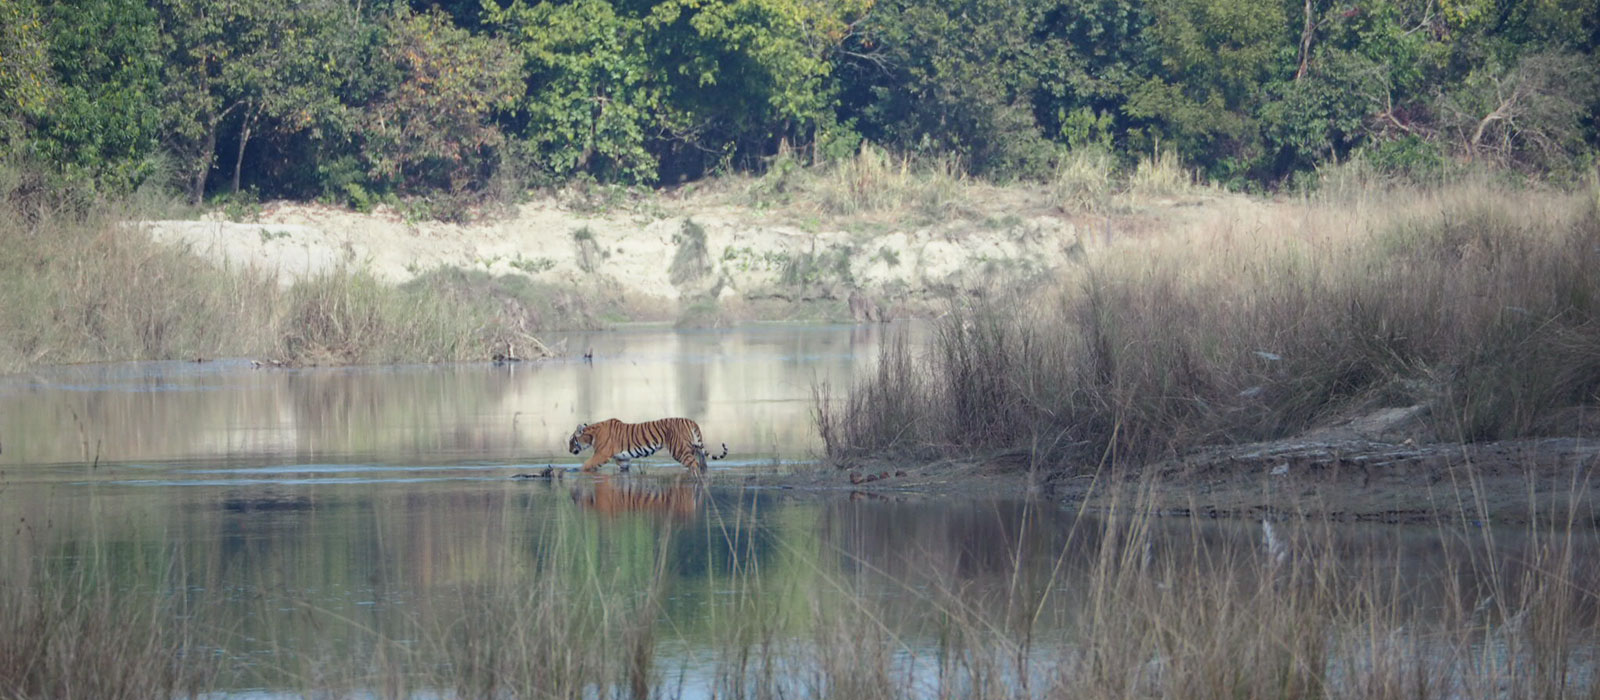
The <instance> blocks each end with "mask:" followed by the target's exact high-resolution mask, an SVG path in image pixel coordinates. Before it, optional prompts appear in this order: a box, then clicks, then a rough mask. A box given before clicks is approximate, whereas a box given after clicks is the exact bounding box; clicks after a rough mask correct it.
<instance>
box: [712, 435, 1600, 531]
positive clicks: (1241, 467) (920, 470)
mask: <svg viewBox="0 0 1600 700" xmlns="http://www.w3.org/2000/svg"><path fill="white" fill-rule="evenodd" d="M896 472H904V473H905V475H904V476H896V475H895V474H896ZM853 473H855V474H859V475H863V476H865V475H881V474H887V475H888V476H887V477H886V478H878V479H873V480H871V481H865V482H863V483H852V481H853V480H855V479H852V474H853ZM737 478H738V479H740V480H741V481H743V482H744V483H745V484H748V485H757V486H761V487H771V488H783V489H816V490H829V491H832V490H837V491H848V492H850V493H851V494H852V496H853V497H856V498H860V499H864V500H876V499H884V498H887V499H902V498H941V497H955V496H960V497H974V496H978V497H1008V496H1015V497H1039V498H1047V499H1051V500H1054V501H1057V502H1059V503H1060V504H1061V505H1062V506H1063V507H1066V508H1084V509H1087V510H1088V511H1090V512H1101V513H1103V512H1109V511H1112V510H1120V509H1127V508H1130V507H1133V508H1138V509H1140V510H1149V511H1154V512H1155V513H1157V514H1159V515H1162V516H1171V517H1202V518H1243V519H1262V518H1272V519H1281V518H1307V519H1326V520H1331V521H1335V522H1381V523H1397V524H1399V523H1405V524H1417V523H1434V522H1441V523H1465V524H1469V525H1476V524H1482V523H1495V524H1505V525H1526V524H1534V525H1539V526H1551V525H1553V526H1557V527H1562V526H1568V525H1572V526H1580V527H1600V440H1596V439H1591V438H1541V439H1527V440H1509V441H1501V442H1491V443H1473V444H1461V443H1435V444H1426V445H1410V444H1390V443H1382V442H1373V441H1362V440H1342V441H1317V440H1280V441H1274V442H1269V443H1256V444H1250V445H1242V446H1232V447H1226V448H1209V449H1205V450H1199V451H1196V452H1195V453H1193V454H1191V455H1188V456H1186V457H1184V458H1180V459H1175V460H1169V461H1165V462H1160V463H1156V464H1151V465H1147V466H1145V467H1143V468H1137V469H1136V468H1126V469H1121V470H1116V471H1113V470H1101V471H1098V472H1097V470H1096V469H1095V467H1094V465H1084V466H1082V467H1080V468H1078V469H1076V470H1073V471H1058V472H1035V473H1031V474H1030V473H1029V472H1028V471H1026V470H1025V469H1018V468H1016V467H1015V466H1014V461H1011V460H1004V459H996V460H943V461H938V462H933V463H908V462H907V461H904V460H881V459H862V460H851V461H848V462H845V463H842V464H837V465H832V466H829V465H824V466H822V467H820V468H818V469H816V470H811V471H801V472H796V473H792V474H781V475H758V476H740V477H737ZM857 478H858V479H859V478H860V477H857ZM713 479H714V483H716V481H720V480H717V479H716V477H713Z"/></svg>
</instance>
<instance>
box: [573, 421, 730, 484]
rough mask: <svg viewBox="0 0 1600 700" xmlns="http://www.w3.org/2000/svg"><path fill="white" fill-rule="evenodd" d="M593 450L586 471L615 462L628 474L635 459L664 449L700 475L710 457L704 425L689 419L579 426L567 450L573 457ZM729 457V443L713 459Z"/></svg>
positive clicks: (584, 466)
mask: <svg viewBox="0 0 1600 700" xmlns="http://www.w3.org/2000/svg"><path fill="white" fill-rule="evenodd" d="M590 447H592V448H594V454H592V455H590V456H589V459H588V461H585V462H584V463H583V470H584V471H586V472H592V471H594V470H596V469H599V468H600V465H602V464H605V463H606V462H607V461H608V460H613V459H615V460H616V461H617V464H618V465H619V466H621V467H622V470H623V471H627V470H628V463H629V462H631V461H632V460H634V459H638V458H640V457H648V456H650V455H652V454H655V453H656V451H657V450H660V449H662V448H666V450H667V451H668V453H670V454H671V455H672V458H673V459H676V460H678V463H679V464H682V465H683V466H685V467H688V468H689V471H691V472H694V473H697V474H698V473H700V472H701V471H703V470H704V469H705V468H706V460H707V455H706V448H705V442H704V441H703V438H702V437H701V435H700V426H699V424H697V423H695V422H694V421H692V420H689V419H688V418H662V419H660V420H653V421H650V422H647V423H624V422H622V421H620V420H617V419H615V418H609V419H606V420H603V421H600V422H599V423H594V424H588V423H585V424H583V425H579V426H578V429H577V430H574V431H573V432H572V438H571V439H570V440H568V441H567V448H568V449H570V450H571V451H572V454H578V453H580V452H582V451H583V450H584V449H586V448H590ZM727 456H728V444H727V443H723V444H722V454H720V455H716V456H713V457H710V459H722V458H723V457H727Z"/></svg>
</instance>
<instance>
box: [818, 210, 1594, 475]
mask: <svg viewBox="0 0 1600 700" xmlns="http://www.w3.org/2000/svg"><path fill="white" fill-rule="evenodd" d="M1596 192H1600V190H1597V189H1595V188H1592V187H1591V188H1590V189H1589V190H1587V191H1582V192H1575V193H1560V192H1548V191H1531V190H1509V189H1505V188H1501V187H1497V186H1494V185H1490V184H1486V183H1482V182H1474V183H1468V184H1463V185H1460V186H1457V187H1454V188H1451V189H1443V190H1425V191H1418V190H1409V191H1385V192H1379V193H1368V195H1367V196H1366V197H1364V198H1362V199H1359V200H1343V199H1341V200H1315V199H1313V200H1306V201H1304V202H1302V203H1300V204H1298V205H1295V206H1290V207H1274V208H1253V207H1250V206H1247V205H1241V207H1240V208H1239V209H1238V210H1236V211H1232V212H1225V213H1223V214H1221V215H1219V216H1217V217H1214V218H1212V219H1210V220H1205V221H1202V222H1201V223H1199V224H1196V225H1195V226H1193V227H1192V228H1190V229H1188V230H1185V231H1183V232H1181V233H1178V234H1175V235H1172V236H1167V237H1160V238H1153V239H1146V240H1134V241H1129V242H1126V243H1122V244H1114V245H1110V246H1100V247H1096V248H1093V249H1091V250H1090V251H1089V255H1088V256H1087V259H1086V261H1085V262H1084V263H1083V264H1082V265H1079V266H1076V267H1074V268H1072V269H1069V270H1066V271H1064V272H1063V273H1062V274H1061V276H1060V278H1059V282H1058V285H1057V286H1056V287H1054V289H1053V290H1051V291H1048V292H1045V293H1041V294H1037V295H1035V296H1033V297H1031V298H1028V299H1026V300H1023V301H1020V302H1016V301H1011V300H1007V301H1003V302H999V303H987V304H986V303H985V302H979V303H975V304H971V305H964V306H958V307H957V308H954V309H953V311H952V313H950V314H949V315H947V316H946V317H945V318H944V319H942V320H941V321H940V322H939V323H940V325H939V333H938V334H937V340H936V341H935V342H934V343H933V345H932V347H931V348H930V349H929V351H928V352H927V353H926V355H921V354H919V351H917V350H914V349H911V348H899V349H896V351H895V352H896V353H897V354H895V355H894V356H891V357H887V358H885V359H884V360H883V361H882V362H881V367H880V371H879V372H878V374H877V375H876V376H875V377H874V378H870V379H868V380H867V381H865V382H863V383H862V384H860V385H859V386H857V387H855V388H854V389H853V390H852V391H851V393H850V394H849V395H848V396H847V397H845V401H844V404H843V405H842V406H835V407H829V408H826V409H821V412H823V413H826V414H827V415H826V417H825V420H823V421H822V422H823V426H822V433H823V436H824V438H825V439H826V441H827V449H828V451H829V454H832V455H838V456H846V455H858V454H861V453H863V452H871V451H872V450H874V449H877V448H878V447H879V446H881V445H886V444H895V443H900V444H913V445H920V446H922V447H925V448H929V449H937V450H940V451H943V452H945V453H947V454H948V453H949V451H950V450H951V449H952V448H953V449H955V450H957V452H958V453H959V451H961V450H968V451H969V452H971V453H974V454H976V453H978V452H982V451H989V452H994V451H1002V452H1005V451H1011V452H1017V453H1020V454H1024V455H1026V456H1027V459H1029V460H1031V461H1032V462H1034V463H1035V464H1036V465H1038V466H1042V467H1045V468H1060V469H1065V468H1071V467H1070V465H1073V464H1078V465H1082V464H1085V463H1087V464H1090V465H1092V464H1095V463H1098V462H1099V460H1100V457H1101V456H1102V455H1105V454H1110V455H1111V456H1113V457H1115V458H1116V459H1118V460H1126V461H1135V462H1136V461H1140V460H1148V459H1152V458H1158V457H1162V456H1167V455H1173V454H1178V453H1182V452H1184V451H1187V450H1192V449H1194V448H1197V447H1202V446H1206V445H1215V444H1231V443H1238V442H1247V441H1255V440H1267V439H1274V438H1281V437H1286V436H1291V435H1295V434H1297V433H1299V432H1302V431H1305V430H1307V429H1309V428H1313V427H1317V426H1321V425H1326V424H1328V423H1329V422H1331V421H1335V420H1338V419H1340V418H1341V417H1343V418H1349V417H1352V416H1355V415H1359V414H1360V412H1362V411H1370V410H1372V409H1375V408H1378V407H1385V406H1422V407H1424V408H1425V409H1426V412H1427V415H1429V416H1431V419H1430V422H1429V424H1428V425H1427V434H1425V435H1421V436H1419V437H1421V438H1423V439H1436V440H1452V441H1480V440H1493V439H1503V438H1513V437H1522V436H1540V435H1572V434H1584V433H1585V432H1586V431H1592V430H1593V428H1594V425H1593V422H1592V421H1589V420H1588V419H1586V418H1585V416H1587V415H1590V414H1591V413H1592V411H1593V410H1594V408H1595V404H1596V400H1597V399H1596V397H1597V396H1600V350H1597V348H1600V323H1597V322H1596V319H1597V316H1600V277H1596V276H1595V275H1593V274H1592V273H1591V271H1592V270H1593V269H1594V268H1595V266H1596V264H1597V263H1600V257H1597V256H1600V205H1597V204H1596V202H1597V195H1596ZM913 378H915V380H914V381H913ZM908 411H909V414H908ZM874 414H878V415H874Z"/></svg>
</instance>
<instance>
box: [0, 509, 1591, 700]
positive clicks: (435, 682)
mask: <svg viewBox="0 0 1600 700" xmlns="http://www.w3.org/2000/svg"><path fill="white" fill-rule="evenodd" d="M1147 488H1148V485H1147V484H1146V485H1124V486H1120V487H1118V489H1119V490H1118V491H1116V492H1114V493H1111V494H1108V499H1107V502H1108V503H1109V504H1110V505H1109V509H1108V512H1106V513H1104V514H1101V515H1092V514H1088V513H1080V514H1078V516H1077V517H1076V518H1075V519H1071V520H1070V522H1071V523H1072V524H1071V525H1069V526H1068V528H1067V530H1066V531H1065V532H1060V533H1052V537H1048V538H1038V537H1030V536H1028V535H1029V532H1028V530H1029V528H1038V527H1040V525H1039V524H1037V523H1036V521H1035V520H1034V519H1033V518H1030V517H1028V516H1027V515H1026V513H1025V514H1024V516H1023V517H1022V518H1021V519H1018V520H1013V521H1007V523H1005V524H1003V525H1001V526H1000V527H999V529H998V530H997V531H996V534H999V535H1000V536H1001V537H1002V538H1003V539H1001V540H998V541H993V542H986V543H984V544H983V545H982V549H983V551H981V552H979V551H974V550H972V549H970V547H971V545H972V544H973V543H971V542H965V541H963V540H960V539H950V540H945V539H942V538H941V537H938V536H934V537H916V538H915V541H918V542H921V543H922V544H923V546H924V547H925V548H924V549H923V550H922V551H920V552H917V554H918V555H919V556H918V557H917V558H915V559H908V561H911V562H913V563H909V564H896V563H895V562H896V561H900V560H897V559H895V558H893V557H884V556H882V554H883V553H878V554H874V553H872V551H871V547H870V546H864V545H863V542H864V540H863V538H865V537H868V535H867V531H864V530H860V529H856V526H852V525H850V524H849V523H848V522H844V521H843V520H844V519H847V517H848V514H849V513H851V512H855V513H860V512H861V511H859V510H850V511H836V512H834V514H833V516H832V518H830V519H829V520H828V521H827V522H828V524H827V525H826V526H825V528H824V531H825V532H828V533H831V534H825V535H823V536H821V537H813V538H806V539H791V540H783V541H770V540H764V539H763V538H764V537H766V536H765V535H761V534H759V527H758V526H757V524H756V523H755V522H754V521H752V520H750V518H752V517H753V515H754V508H755V507H756V506H755V504H754V500H751V501H750V502H749V503H748V504H734V503H731V501H733V500H743V499H744V498H745V496H743V495H739V496H738V497H737V499H724V500H723V501H722V502H721V504H720V505H719V504H717V503H716V502H712V503H710V504H708V506H707V511H705V512H704V513H703V515H702V516H701V518H700V519H698V520H697V521H694V522H692V523H690V524H687V525H675V524H673V521H672V520H670V519H664V520H657V521H654V522H656V523H657V525H656V528H657V529H656V530H655V532H654V534H648V533H646V532H645V531H642V530H629V531H630V532H634V533H636V534H639V535H640V538H639V539H633V536H630V537H628V538H624V539H626V540H627V542H623V541H621V540H618V539H617V537H618V534H617V531H612V532H611V534H609V535H602V534H601V532H600V531H599V530H597V529H596V528H595V527H594V523H593V522H592V521H584V520H581V519H577V518H573V519H568V520H564V521H562V522H561V523H558V524H557V525H555V526H554V529H553V531H550V532H547V533H546V534H544V535H540V536H537V537H536V538H535V539H534V540H532V541H517V540H515V539H513V540H510V541H507V542H506V544H507V545H508V547H507V548H506V549H505V550H503V554H502V555H491V557H490V559H487V560H483V561H472V562H465V561H463V562H459V563H458V565H457V566H453V567H452V566H447V567H444V568H441V569H438V570H435V571H432V572H430V573H429V576H430V577H441V578H443V579H444V580H450V581H453V582H452V583H449V584H448V585H442V586H436V587H430V588H427V589H419V590H418V591H416V592H415V593H422V592H423V591H426V596H423V597H419V596H417V595H415V594H414V593H413V594H407V595H406V596H405V597H404V599H405V600H406V601H407V602H406V603H405V604H404V605H401V606H399V607H398V608H397V609H396V610H395V611H393V612H391V613H389V614H385V615H362V614H347V613H342V612H339V611H336V610H328V609H323V608H319V607H318V606H317V605H316V604H314V603H312V602H310V601H304V600H293V599H292V597H293V595H292V594H290V596H289V598H291V599H285V597H284V595H283V594H281V593H274V592H273V591H274V588H273V586H271V585H270V583H271V582H268V581H262V582H258V584H259V585H257V586H254V587H252V588H251V589H250V590H254V591H257V592H256V593H254V594H251V595H250V596H247V597H246V598H245V600H246V601H251V600H253V601H255V602H254V603H244V604H243V605H244V607H245V608H246V609H247V611H248V612H249V616H250V617H252V618H254V619H256V620H257V621H258V622H257V623H256V625H257V626H255V627H252V628H250V630H249V635H250V638H248V639H246V638H244V636H243V631H242V630H241V629H240V627H239V621H240V619H239V618H238V617H229V616H230V615H232V616H237V615H238V614H239V612H240V610H241V607H240V606H241V602H240V599H239V597H238V596H237V595H235V593H234V592H231V591H232V590H233V589H230V588H229V587H228V586H225V585H219V584H220V583H221V579H219V578H218V577H222V576H225V574H224V572H221V571H216V570H205V569H204V568H203V567H202V569H201V570H198V571H188V570H184V569H183V568H182V567H181V566H179V567H175V568H173V569H171V570H170V571H168V573H163V574H159V575H156V576H155V577H154V578H153V579H152V583H151V584H150V585H148V586H133V587H130V586H126V585H123V584H121V583H119V582H118V577H116V576H113V575H103V574H106V573H108V571H109V570H104V571H102V569H101V566H102V565H109V564H110V560H95V559H93V558H89V561H91V562H92V561H101V564H95V565H92V566H91V565H88V564H85V563H84V562H85V560H84V559H78V560H74V561H76V564H71V563H69V564H67V566H69V567H70V566H79V567H83V568H79V569H77V570H76V571H78V572H79V573H77V574H71V575H66V576H63V575H58V574H60V571H59V570H57V571H56V572H55V573H49V572H44V568H46V567H59V566H62V562H44V563H40V564H38V567H39V571H36V572H35V573H33V574H30V575H27V576H22V577H21V578H20V579H18V578H8V579H7V585H5V586H4V587H0V612H4V613H5V614H4V615H3V616H0V695H4V696H6V697H19V698H31V697H86V696H93V697H157V696H159V697H185V696H205V697H215V696H218V695H225V694H227V693H231V692H238V691H241V690H245V689H250V690H251V691H252V692H257V693H259V692H265V693H267V694H283V695H286V696H333V697H341V696H366V695H377V696H382V697H418V696H450V697H550V696H557V697H575V696H585V697H607V698H609V697H618V698H622V697H631V698H644V697H666V698H671V697H682V696H685V695H700V694H714V695H716V696H718V697H737V698H779V697H830V698H848V699H855V698H863V699H865V698H894V699H898V698H928V697H934V698H944V697H951V698H967V697H971V698H994V697H1026V698H1085V697H1087V698H1101V697H1104V698H1113V697H1116V698H1121V697H1129V696H1161V697H1174V696H1181V697H1194V698H1222V697H1230V698H1239V697H1245V698H1267V697H1274V698H1277V697H1325V698H1345V697H1348V698H1370V697H1412V698H1445V697H1451V698H1489V697H1506V696H1508V695H1509V696H1512V697H1529V698H1570V697H1596V696H1597V695H1600V682H1597V676H1596V671H1597V668H1596V660H1595V656H1594V650H1595V648H1596V647H1595V645H1596V643H1597V642H1600V636H1597V632H1600V591H1596V590H1595V588H1594V587H1593V586H1592V585H1589V583H1588V582H1591V581H1595V580H1600V559H1597V558H1596V556H1595V551H1597V550H1596V549H1595V533H1594V532H1593V531H1592V530H1586V529H1583V528H1582V527H1581V523H1579V522H1578V519H1579V516H1580V513H1578V512H1577V511H1573V512H1569V513H1567V514H1566V515H1565V516H1564V517H1563V518H1559V519H1557V520H1555V521H1553V522H1550V521H1547V522H1540V523H1535V524H1531V525H1529V526H1526V527H1525V528H1522V529H1492V528H1479V527H1473V526H1470V525H1467V524H1466V523H1463V522H1453V521H1438V522H1435V523H1434V524H1432V525H1431V526H1430V527H1429V528H1427V529H1426V530H1425V531H1424V532H1423V533H1420V535H1419V533H1417V532H1416V531H1403V532H1402V531H1396V532H1394V533H1392V534H1393V536H1392V537H1380V538H1363V539H1351V538H1348V537H1346V536H1345V535H1346V534H1347V533H1344V532H1342V531H1341V530H1340V528H1341V526H1340V525H1338V524H1336V523H1332V522H1329V521H1326V520H1318V519H1312V518H1300V519H1293V518H1291V519H1286V520H1279V521H1269V522H1262V523H1259V526H1257V524H1240V526H1238V527H1223V528H1219V527H1217V526H1216V525H1215V524H1213V523H1207V522H1200V521H1193V520H1190V521H1180V522H1174V521H1171V520H1168V519H1163V518H1159V517H1157V516H1156V515H1155V514H1154V512H1153V511H1152V510H1150V509H1149V508H1148V507H1146V506H1147V504H1148V498H1149V496H1148V491H1147V490H1146V489H1147ZM1036 507H1037V508H1054V506H1051V505H1048V504H1039V505H1038V506H1036ZM509 512H521V510H520V509H519V508H513V509H512V510H510V511H508V513H509ZM863 525H864V526H869V527H870V526H871V524H870V523H865V524H863ZM1246 525H1248V526H1247V527H1246ZM682 527H687V528H689V530H688V531H687V532H685V531H683V530H679V529H678V528H682ZM678 535H687V536H688V539H689V540H700V539H702V538H705V539H706V540H708V541H709V542H710V543H713V544H714V546H713V547H712V548H711V549H707V550H700V549H699V548H698V546H696V548H695V549H694V550H692V551H693V552H699V554H698V555H695V556H705V557H706V559H705V560H704V566H705V567H706V568H705V570H704V571H702V572H699V573H698V574H697V575H699V576H703V577H705V579H706V586H707V587H708V590H713V591H716V593H717V594H716V595H715V596H714V604H713V605H711V606H710V607H708V608H706V609H704V610H703V611H702V612H700V613H699V614H697V615H696V616H695V617H676V618H675V617H673V616H672V615H671V614H670V613H669V612H668V610H669V607H668V606H667V605H666V602H667V601H668V600H669V599H670V598H672V597H673V596H674V595H678V594H681V593H682V591H674V590H673V589H672V586H673V585H674V581H678V580H680V579H679V578H678V577H677V576H674V575H673V571H674V570H675V569H678V568H680V567H681V566H682V565H683V564H682V562H680V561H677V559H678V558H680V557H684V556H686V555H690V554H691V552H690V551H686V550H684V549H683V548H682V542H683V541H684V540H680V539H678V537H677V536H678ZM446 537H447V538H449V537H450V536H449V535H446ZM675 542H677V543H679V544H674V543H675ZM1029 542H1032V543H1035V544H1032V545H1029V544H1026V543H1029ZM1040 542H1043V543H1046V545H1045V546H1047V547H1052V548H1053V549H1040V548H1039V544H1038V543H1040ZM453 544H462V543H461V542H453ZM529 546H531V547H532V550H531V551H532V552H534V553H535V554H536V555H537V556H535V557H532V558H530V559H516V557H515V555H517V554H519V553H524V552H523V550H524V548H526V547H529ZM618 546H625V547H635V546H639V547H643V548H644V551H645V552H647V553H648V554H647V556H646V557H645V560H647V561H648V562H649V563H648V564H647V565H646V567H645V568H644V569H643V570H640V571H636V572H631V571H629V570H628V569H629V567H628V566H627V565H622V566H619V564H623V563H624V560H627V561H631V560H632V558H631V557H624V558H623V559H611V558H608V556H613V557H614V556H616V555H618V554H621V553H622V552H623V551H624V550H619V549H617V547H618ZM769 547H770V548H774V549H773V550H772V551H766V552H763V549H764V548H769ZM89 549H93V547H90V548H89ZM469 549H470V548H469ZM496 551H499V550H496ZM500 556H509V557H512V558H508V559H505V560H498V557H500ZM974 558H977V559H979V560H980V561H974ZM780 559H781V560H782V561H783V566H782V567H779V568H781V569H782V570H783V571H784V572H785V574H786V577H779V576H776V575H775V573H776V572H775V571H769V570H767V569H766V568H765V566H767V565H764V564H762V562H763V561H765V562H768V565H773V564H774V563H775V562H776V561H778V560H780ZM514 560H517V561H523V562H536V563H533V564H531V565H530V564H527V563H523V564H513V561H514ZM1419 562H1426V567H1425V568H1420V565H1419ZM901 566H904V567H909V568H897V567H901ZM70 570H71V569H69V571H70ZM86 571H101V573H102V575H87V574H86V573H84V572H86ZM461 576H466V578H464V579H459V580H458V579H457V577H461ZM252 606H254V607H252ZM262 625H265V626H264V627H263V626H262ZM249 649H254V651H250V652H249V653H246V650H249Z"/></svg>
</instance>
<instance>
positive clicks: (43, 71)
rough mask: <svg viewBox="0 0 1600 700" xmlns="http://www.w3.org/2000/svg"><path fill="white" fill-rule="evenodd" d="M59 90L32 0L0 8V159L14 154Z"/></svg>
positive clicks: (20, 1)
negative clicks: (51, 69)
mask: <svg viewBox="0 0 1600 700" xmlns="http://www.w3.org/2000/svg"><path fill="white" fill-rule="evenodd" d="M59 95H60V91H59V89H58V88H57V86H56V84H55V76H54V75H53V74H52V73H51V71H50V53H49V42H48V41H47V40H46V38H45V29H44V20H43V18H42V17H41V14H40V12H39V6H38V4H37V3H36V2H34V0H16V1H15V2H10V3H6V4H5V5H0V157H4V156H9V155H15V151H17V150H20V148H19V147H20V144H21V143H22V140H23V139H24V138H26V137H28V136H29V135H30V134H31V131H32V129H33V127H34V125H35V124H37V123H38V120H39V118H40V117H41V116H43V115H44V113H45V110H46V109H47V107H48V106H49V105H50V104H51V103H52V102H55V101H56V100H57V99H59Z"/></svg>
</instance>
